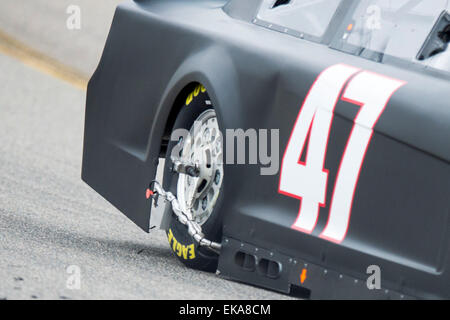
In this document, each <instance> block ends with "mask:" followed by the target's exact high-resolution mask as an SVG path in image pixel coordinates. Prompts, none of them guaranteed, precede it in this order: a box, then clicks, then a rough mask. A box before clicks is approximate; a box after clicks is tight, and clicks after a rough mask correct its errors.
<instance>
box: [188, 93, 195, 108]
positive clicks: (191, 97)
mask: <svg viewBox="0 0 450 320" xmlns="http://www.w3.org/2000/svg"><path fill="white" fill-rule="evenodd" d="M192 100H194V94H193V93H191V94H190V95H188V97H187V99H186V105H187V106H188V105H190V104H191V102H192Z"/></svg>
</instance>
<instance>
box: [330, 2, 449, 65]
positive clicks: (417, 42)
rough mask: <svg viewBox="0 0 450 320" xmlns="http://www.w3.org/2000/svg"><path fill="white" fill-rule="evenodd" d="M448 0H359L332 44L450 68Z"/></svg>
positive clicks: (371, 56) (370, 56) (381, 56)
mask: <svg viewBox="0 0 450 320" xmlns="http://www.w3.org/2000/svg"><path fill="white" fill-rule="evenodd" d="M449 8H450V2H449V1H448V0H427V1H424V0H422V1H421V0H396V1H391V0H360V1H355V4H354V5H353V8H352V9H351V10H349V11H348V12H347V16H346V17H345V18H344V21H343V23H342V25H341V27H340V28H338V32H337V35H336V38H335V40H334V41H333V43H332V47H333V48H335V49H338V50H341V51H344V52H347V53H350V54H354V55H357V56H360V57H363V58H367V59H370V60H374V61H377V62H386V61H387V59H389V58H390V57H394V58H399V59H402V60H406V61H411V62H415V63H418V64H423V65H427V66H429V67H432V68H436V69H441V70H444V71H450V60H449V57H450V50H448V49H447V46H448V42H449V40H450V15H449V14H448V13H447V11H448V10H449Z"/></svg>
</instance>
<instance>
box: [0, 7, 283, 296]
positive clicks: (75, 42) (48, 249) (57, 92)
mask: <svg viewBox="0 0 450 320" xmlns="http://www.w3.org/2000/svg"><path fill="white" fill-rule="evenodd" d="M118 2H119V1H117V0H108V1H106V0H105V1H88V0H85V1H76V0H73V1H64V0H47V1H44V0H28V1H26V0H2V1H1V2H0V33H4V34H6V35H7V39H9V40H5V39H6V38H5V37H3V40H2V37H0V299H226V300H228V299H286V298H289V297H288V296H285V295H280V294H277V293H274V292H271V291H267V290H263V289H259V288H255V287H252V286H247V285H243V284H239V283H236V282H232V281H228V280H226V279H223V278H221V277H220V276H217V275H215V274H209V273H203V272H198V271H193V270H190V269H187V268H185V267H184V266H183V265H182V264H181V263H179V262H178V261H177V260H176V259H175V258H174V256H173V255H172V252H171V250H170V248H169V246H168V244H167V240H166V236H165V234H164V232H162V231H154V232H151V233H150V234H147V233H145V232H143V231H141V230H140V229H139V228H138V227H136V226H135V225H134V224H133V223H132V222H130V221H128V220H127V219H126V218H125V217H124V216H123V215H122V214H121V213H120V212H118V211H117V210H116V209H114V208H113V207H112V206H111V205H110V204H108V203H107V202H106V201H105V200H104V199H102V198H101V197H100V196H98V195H97V194H96V193H95V192H94V191H93V190H91V189H90V188H89V187H88V186H87V185H85V184H84V183H83V182H82V181H81V179H80V172H81V154H82V139H83V137H82V134H83V121H84V103H85V95H86V92H85V91H84V90H83V89H80V88H78V87H76V86H74V85H73V83H70V81H63V80H61V79H59V78H58V74H56V77H55V74H54V73H52V72H46V71H48V69H49V68H50V67H51V65H52V63H53V67H55V66H56V68H57V69H61V70H59V72H60V74H64V73H65V72H67V70H76V71H77V72H79V74H81V75H85V77H86V78H85V80H87V78H88V76H89V74H90V73H92V71H93V70H94V69H95V66H96V64H97V63H98V58H99V56H100V54H101V51H102V47H103V43H104V40H105V39H106V35H107V31H108V28H109V25H110V22H111V19H112V14H113V12H114V6H115V5H116V4H117V3H118ZM68 3H71V4H79V5H80V7H81V8H82V12H83V16H84V17H86V19H84V20H83V21H84V22H83V25H84V26H85V27H84V28H82V29H81V30H79V31H78V33H73V32H71V31H68V30H67V28H65V19H66V17H67V16H66V13H65V8H66V6H67V5H68ZM11 39H12V40H11ZM2 41H3V42H2ZM11 41H17V42H18V43H20V44H22V45H21V46H20V47H21V48H22V49H20V48H19V51H21V52H17V50H16V49H14V48H13V49H12V50H9V49H11V48H9V47H8V46H11ZM2 46H3V47H2ZM23 48H26V49H25V50H23ZM36 52H38V53H39V55H38V58H36V57H34V58H33V57H31V58H30V59H31V61H34V62H33V63H29V62H30V59H28V58H27V55H31V56H32V55H33V54H34V53H36ZM42 57H47V58H48V59H47V58H45V59H43V60H42V59H41V58H42ZM33 59H34V60H33ZM36 59H37V62H36ZM40 59H41V60H42V61H41V62H39V61H40ZM64 66H66V67H67V69H65V67H64ZM46 73H49V74H53V76H51V75H48V74H46ZM62 78H63V77H62ZM70 266H75V268H77V270H79V271H80V273H79V275H80V277H79V279H80V282H79V285H80V286H79V288H77V287H76V284H77V283H76V282H75V287H73V284H74V282H71V279H73V278H71V277H70V276H71V275H73V273H69V272H71V271H73V269H70V268H69V267H70ZM68 268H69V269H68ZM72 268H73V267H72Z"/></svg>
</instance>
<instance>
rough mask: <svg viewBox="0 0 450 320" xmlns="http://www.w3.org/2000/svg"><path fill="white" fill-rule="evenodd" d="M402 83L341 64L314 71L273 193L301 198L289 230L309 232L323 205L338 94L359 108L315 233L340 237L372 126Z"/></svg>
mask: <svg viewBox="0 0 450 320" xmlns="http://www.w3.org/2000/svg"><path fill="white" fill-rule="evenodd" d="M346 84H347V87H346V88H345V90H344V86H345V85H346ZM405 84H406V82H404V81H400V80H395V79H391V78H387V77H385V76H382V75H379V74H375V73H372V72H368V71H362V70H360V69H357V68H354V67H351V66H347V65H343V64H338V65H334V66H332V67H330V68H328V69H326V70H325V71H323V72H322V73H321V74H320V75H319V77H318V78H317V79H316V81H315V82H314V84H313V86H312V87H311V89H310V91H309V93H308V95H307V97H306V99H305V101H304V103H303V106H302V108H301V110H300V113H299V115H298V117H297V121H296V123H295V126H294V129H293V131H292V133H291V137H290V139H289V143H288V146H287V148H286V151H285V153H284V157H283V161H282V164H281V173H280V184H279V193H281V194H284V195H287V196H289V197H294V198H297V199H299V200H301V203H300V209H299V213H298V217H297V219H296V221H295V223H294V224H293V225H292V228H293V229H296V230H299V231H301V232H305V233H308V234H310V233H311V232H312V231H313V230H314V228H315V227H316V224H317V220H318V217H319V208H320V207H325V198H326V190H327V181H328V173H329V172H328V170H327V169H325V168H324V163H325V156H326V152H327V145H328V138H329V134H330V130H331V125H332V122H333V116H334V109H335V107H336V104H337V102H338V101H339V98H341V100H344V101H347V102H350V103H352V104H355V105H358V106H360V110H359V113H358V115H357V116H356V118H355V120H354V126H353V129H352V132H351V134H350V138H349V140H348V142H347V146H346V147H345V151H344V155H343V158H342V160H341V163H340V166H339V171H338V173H337V178H336V183H335V186H334V191H333V195H332V199H331V206H330V212H329V216H328V222H327V224H326V226H325V228H324V230H323V231H322V233H321V234H320V237H321V238H323V239H326V240H329V241H332V242H336V243H341V242H342V241H343V240H344V239H345V236H346V234H347V230H348V225H349V223H350V215H351V211H352V203H353V197H354V193H355V189H356V185H357V183H358V178H359V174H360V171H361V167H362V164H363V162H364V158H365V155H366V152H367V148H368V147H369V144H370V140H371V138H372V134H373V128H374V127H375V125H376V123H377V122H378V119H379V118H380V116H381V114H382V113H383V111H384V109H385V108H386V105H387V103H388V102H389V100H390V98H391V96H392V95H393V94H394V93H395V92H396V91H397V90H398V89H399V88H400V87H402V86H403V85H405ZM342 92H343V93H342ZM308 137H309V142H308V147H307V151H306V160H305V162H302V161H300V157H301V155H302V153H303V150H304V148H305V146H306V141H307V139H308Z"/></svg>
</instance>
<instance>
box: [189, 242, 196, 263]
mask: <svg viewBox="0 0 450 320" xmlns="http://www.w3.org/2000/svg"><path fill="white" fill-rule="evenodd" d="M189 249H190V252H191V255H190V256H189V259H191V260H192V259H195V246H194V245H193V244H191V245H190V246H189Z"/></svg>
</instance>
